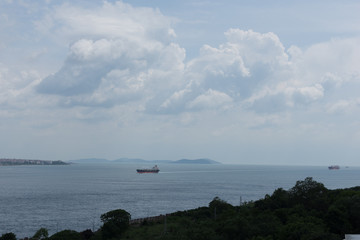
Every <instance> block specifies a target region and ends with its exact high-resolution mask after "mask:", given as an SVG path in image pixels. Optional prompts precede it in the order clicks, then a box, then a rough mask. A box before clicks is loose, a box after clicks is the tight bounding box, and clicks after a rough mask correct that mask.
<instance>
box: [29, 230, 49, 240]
mask: <svg viewBox="0 0 360 240" xmlns="http://www.w3.org/2000/svg"><path fill="white" fill-rule="evenodd" d="M48 237H49V232H48V230H47V229H46V228H40V229H39V230H37V231H36V233H35V234H34V236H33V237H32V239H34V240H35V239H36V240H43V239H47V238H48Z"/></svg>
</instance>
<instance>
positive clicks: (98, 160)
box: [69, 158, 221, 164]
mask: <svg viewBox="0 0 360 240" xmlns="http://www.w3.org/2000/svg"><path fill="white" fill-rule="evenodd" d="M69 162H73V163H144V164H147V163H153V164H221V163H220V162H217V161H214V160H211V159H208V158H200V159H180V160H176V161H172V160H144V159H141V158H119V159H115V160H108V159H104V158H84V159H77V160H71V161H69Z"/></svg>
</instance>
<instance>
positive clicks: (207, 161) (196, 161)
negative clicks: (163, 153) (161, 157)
mask: <svg viewBox="0 0 360 240" xmlns="http://www.w3.org/2000/svg"><path fill="white" fill-rule="evenodd" d="M173 163H178V164H221V163H220V162H217V161H214V160H211V159H207V158H200V159H193V160H191V159H180V160H177V161H174V162H173Z"/></svg>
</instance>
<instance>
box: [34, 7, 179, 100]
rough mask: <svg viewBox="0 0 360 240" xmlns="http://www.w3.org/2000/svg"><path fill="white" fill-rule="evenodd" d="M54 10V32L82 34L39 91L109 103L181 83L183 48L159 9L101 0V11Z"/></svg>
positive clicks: (144, 94) (144, 95)
mask: <svg viewBox="0 0 360 240" xmlns="http://www.w3.org/2000/svg"><path fill="white" fill-rule="evenodd" d="M75 12H76V14H70V13H75ZM56 13H57V14H55V17H54V18H55V19H56V20H57V19H61V20H62V21H63V25H62V27H61V29H60V30H57V31H61V32H66V34H68V35H71V32H74V33H76V34H79V33H81V35H82V36H83V37H84V36H86V38H81V39H80V40H77V41H75V42H74V43H73V44H72V45H71V46H70V49H69V54H68V57H67V59H66V61H65V63H64V65H63V66H62V68H61V69H60V70H59V71H58V72H56V73H55V74H53V75H50V76H48V77H47V78H45V79H44V80H43V81H42V82H41V83H40V84H39V85H38V87H37V91H38V92H40V93H44V94H54V95H60V96H64V97H66V98H64V102H63V104H64V105H67V106H73V105H85V106H91V105H94V106H112V105H115V104H122V103H124V102H127V101H133V100H136V99H140V98H151V96H152V95H157V94H159V93H160V94H161V92H162V91H167V90H168V89H173V88H174V87H176V86H178V85H179V83H178V81H179V76H180V75H181V72H182V70H183V68H184V63H183V60H184V58H185V50H184V49H182V48H181V47H180V46H179V45H178V44H175V43H171V42H169V41H168V39H169V38H170V37H173V35H174V34H173V33H174V31H173V29H172V28H171V27H170V22H171V21H170V20H169V19H168V18H166V17H164V16H163V15H162V14H161V13H160V12H159V11H156V10H152V9H149V8H133V7H131V6H130V5H128V4H124V3H122V2H116V3H114V4H111V3H107V2H105V3H104V5H103V7H102V8H101V10H100V11H98V10H83V9H77V8H73V7H69V6H67V5H65V6H62V7H61V8H60V9H58V10H57V11H56ZM72 16H76V17H72ZM90 16H91V19H90Z"/></svg>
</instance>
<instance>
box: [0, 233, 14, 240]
mask: <svg viewBox="0 0 360 240" xmlns="http://www.w3.org/2000/svg"><path fill="white" fill-rule="evenodd" d="M0 240H16V235H15V234H14V233H12V232H10V233H5V234H3V235H1V237H0Z"/></svg>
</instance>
